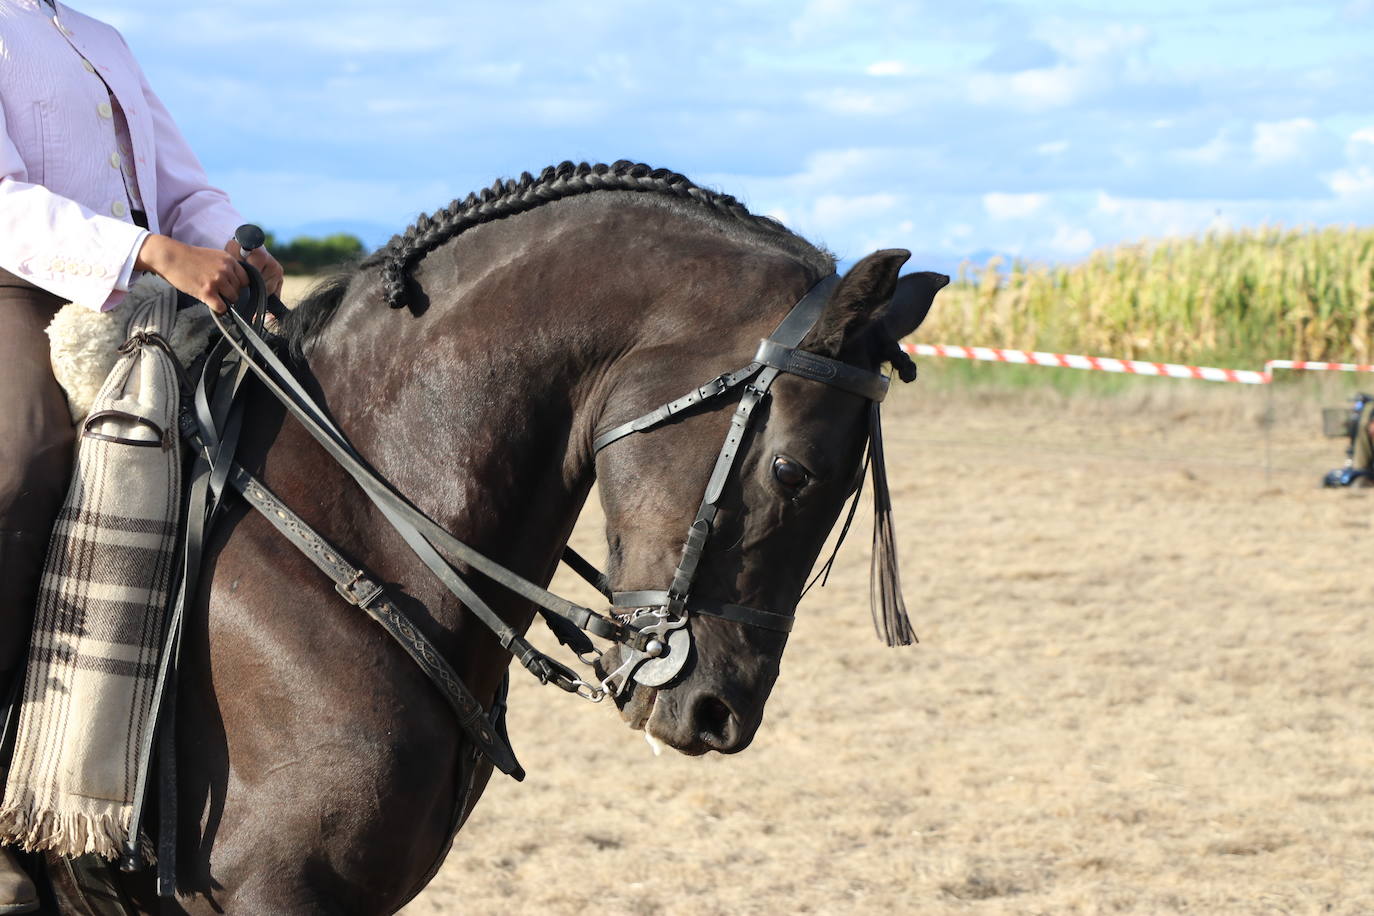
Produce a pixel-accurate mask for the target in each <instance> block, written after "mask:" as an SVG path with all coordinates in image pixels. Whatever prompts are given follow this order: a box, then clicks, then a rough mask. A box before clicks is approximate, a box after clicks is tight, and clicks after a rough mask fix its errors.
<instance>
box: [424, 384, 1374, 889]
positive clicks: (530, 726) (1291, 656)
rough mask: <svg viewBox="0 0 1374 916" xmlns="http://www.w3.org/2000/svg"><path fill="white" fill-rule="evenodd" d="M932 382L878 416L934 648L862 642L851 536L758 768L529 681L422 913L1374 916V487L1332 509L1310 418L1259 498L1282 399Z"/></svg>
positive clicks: (1289, 429) (1285, 428) (1334, 450)
mask: <svg viewBox="0 0 1374 916" xmlns="http://www.w3.org/2000/svg"><path fill="white" fill-rule="evenodd" d="M923 371H926V372H927V374H931V375H934V376H935V378H934V380H933V382H931V381H927V382H925V383H924V384H922V385H917V386H912V388H909V389H906V390H903V391H900V392H897V393H896V395H895V396H894V397H893V398H892V399H891V400H890V402H889V406H888V409H887V410H886V414H887V430H888V441H889V444H888V455H889V461H890V463H891V464H892V466H893V481H892V483H893V492H894V499H895V501H896V504H897V519H898V524H899V533H900V538H901V547H902V555H903V557H904V568H905V571H906V592H907V596H908V600H909V602H910V605H911V608H912V612H913V614H912V615H913V618H914V619H915V621H916V627H917V631H918V633H919V634H920V636H921V640H922V642H921V644H920V645H919V646H915V647H912V648H908V649H902V650H892V649H887V648H884V647H882V646H881V645H879V644H878V643H877V642H876V640H875V639H874V636H873V633H872V632H871V629H870V624H869V620H868V607H867V578H868V567H867V557H868V551H867V540H866V536H865V533H863V532H859V533H858V534H857V535H856V536H855V537H854V538H853V540H852V541H851V543H850V544H849V545H847V546H846V548H845V551H844V553H843V554H842V556H841V560H840V562H839V564H838V565H837V571H838V574H837V575H836V576H834V577H833V578H832V581H831V584H830V586H829V587H828V588H826V589H825V590H823V591H817V592H815V593H813V594H812V596H810V597H808V599H807V600H806V602H805V603H804V604H803V606H802V608H801V611H800V613H799V617H800V621H799V624H798V628H797V631H796V633H795V634H794V637H793V640H792V642H791V645H790V646H789V647H788V651H787V655H786V658H785V661H784V665H783V674H782V678H781V680H780V681H779V683H778V686H777V688H776V690H775V691H774V694H773V698H772V700H771V702H770V705H769V709H768V714H767V719H766V721H765V723H764V726H763V728H762V730H761V732H760V734H759V737H758V739H757V740H756V741H755V743H754V745H753V746H752V747H751V748H749V749H748V750H747V751H745V752H744V753H743V754H741V755H739V756H735V757H730V758H720V757H706V758H698V759H687V758H683V757H680V756H677V755H675V754H671V753H670V754H665V755H664V756H663V757H661V758H657V759H656V758H654V757H653V756H652V754H651V753H650V749H649V748H648V746H647V745H646V744H645V742H644V740H643V739H642V738H641V736H640V735H639V734H637V733H632V732H630V731H629V730H627V729H626V728H625V727H624V726H622V725H621V724H620V722H619V720H618V718H617V716H616V714H615V711H614V709H613V708H612V707H611V706H610V704H609V703H608V704H605V705H602V706H590V705H587V704H585V703H582V702H580V701H578V700H576V699H573V698H571V697H569V696H566V695H564V694H562V693H560V692H558V691H556V690H554V689H553V688H541V687H539V686H538V685H536V684H534V683H532V681H531V679H529V678H527V677H517V678H516V680H515V687H514V690H513V696H512V703H511V706H512V713H511V732H512V736H513V740H514V742H515V746H516V749H517V751H518V752H519V753H520V755H521V758H522V760H523V762H524V764H525V766H526V767H527V768H528V770H529V778H528V779H527V781H526V782H525V783H524V784H523V785H519V784H516V783H514V782H511V781H509V780H504V779H502V778H501V777H500V776H499V775H498V776H497V777H496V778H495V779H494V780H493V783H492V786H491V788H490V789H489V790H488V791H487V794H486V796H485V798H483V800H482V802H481V804H480V805H479V807H478V809H477V812H476V813H475V814H474V816H473V818H472V821H471V823H470V824H469V825H468V827H467V829H466V830H465V831H464V832H463V833H462V834H461V835H460V837H459V839H458V843H457V845H456V846H455V848H454V851H453V853H452V854H451V855H450V857H449V859H448V861H447V863H446V864H445V866H444V868H443V870H442V872H441V873H440V875H439V876H438V877H437V878H436V880H435V881H434V882H433V884H432V885H431V886H430V887H429V889H428V890H427V891H426V892H425V893H424V894H423V895H422V896H421V897H420V898H419V899H418V900H417V901H416V902H414V903H413V904H412V905H411V906H410V907H408V908H407V909H406V910H405V911H404V912H405V913H406V914H408V916H421V914H438V913H476V914H485V913H490V914H497V913H501V914H505V913H539V914H563V913H569V914H571V913H605V914H651V913H692V914H697V913H729V914H734V913H789V914H790V913H892V912H896V913H962V912H978V913H1054V914H1058V913H1099V912H1111V913H1123V912H1124V913H1172V912H1189V913H1205V914H1222V913H1342V914H1354V913H1374V775H1371V764H1374V731H1372V730H1371V726H1374V686H1371V678H1374V625H1371V622H1370V616H1371V604H1370V601H1369V596H1370V591H1371V590H1370V585H1369V582H1370V577H1371V569H1370V567H1369V564H1368V562H1367V557H1368V556H1369V552H1368V541H1367V539H1368V538H1369V536H1370V524H1371V521H1374V491H1354V490H1345V491H1321V490H1319V489H1317V488H1316V486H1315V484H1316V483H1317V480H1318V479H1319V476H1320V474H1321V473H1322V472H1323V471H1325V470H1326V469H1327V468H1329V467H1332V466H1334V465H1335V464H1337V463H1338V458H1339V452H1340V446H1339V445H1338V444H1337V443H1336V442H1334V441H1332V440H1324V439H1322V438H1320V436H1319V434H1318V430H1319V423H1318V417H1317V415H1316V413H1315V407H1314V404H1315V403H1316V402H1314V401H1312V397H1311V395H1310V394H1307V395H1303V394H1300V393H1299V392H1294V391H1289V392H1280V395H1279V397H1278V422H1277V424H1276V431H1275V437H1274V453H1273V454H1274V458H1273V463H1274V465H1275V467H1276V471H1275V473H1273V474H1272V476H1271V477H1270V478H1269V479H1267V480H1266V476H1265V473H1264V470H1263V454H1264V452H1263V444H1262V442H1263V440H1262V438H1261V427H1260V425H1259V423H1258V418H1259V416H1260V414H1261V411H1262V409H1263V407H1264V403H1265V395H1264V393H1263V392H1262V390H1261V389H1256V388H1248V387H1241V386H1214V387H1210V388H1209V387H1205V386H1202V385H1201V384H1200V383H1196V384H1195V383H1177V382H1169V381H1152V382H1149V383H1146V382H1142V383H1140V385H1137V386H1135V387H1134V388H1133V389H1132V390H1131V391H1130V392H1128V393H1127V394H1124V395H1118V396H1115V397H1110V398H1105V397H1100V396H1098V397H1082V396H1080V397H1076V398H1066V397H1064V396H1062V395H1057V394H1054V393H1053V392H1050V391H1047V390H1024V391H1020V392H1012V393H1010V394H1003V395H993V394H992V393H990V392H987V391H982V392H979V391H977V390H974V391H963V392H959V391H953V390H948V391H941V390H940V388H941V386H940V384H939V377H938V374H939V367H938V365H928V366H925V367H923ZM1045 371H1047V372H1050V371H1056V370H1045ZM1355 385H1356V382H1355V381H1353V380H1352V381H1350V382H1349V383H1348V384H1347V385H1346V388H1349V389H1353V387H1354V386H1355ZM1337 390H1344V389H1341V388H1340V386H1338V387H1337ZM1328 400H1329V398H1328ZM1331 403H1336V402H1335V401H1331ZM863 514H864V513H863V512H861V513H860V517H863ZM600 524H601V520H600V516H599V512H597V511H595V510H594V509H589V510H588V512H587V514H586V517H585V518H584V519H583V522H582V525H581V527H580V529H579V531H578V533H577V536H576V538H575V541H574V543H575V544H576V546H578V547H579V548H580V549H582V550H584V551H586V552H588V553H590V554H591V555H593V556H597V557H599V556H603V555H604V546H603V545H604V542H603V540H602V538H601V534H600V529H599V526H600ZM559 584H560V586H561V587H562V588H565V589H566V590H568V591H569V592H573V591H577V589H578V587H577V585H576V583H574V582H573V580H572V579H570V578H569V579H566V580H562V581H560V583H559ZM579 594H581V595H582V596H583V600H587V601H590V600H591V596H590V595H588V594H587V592H586V591H585V590H583V591H581V592H579Z"/></svg>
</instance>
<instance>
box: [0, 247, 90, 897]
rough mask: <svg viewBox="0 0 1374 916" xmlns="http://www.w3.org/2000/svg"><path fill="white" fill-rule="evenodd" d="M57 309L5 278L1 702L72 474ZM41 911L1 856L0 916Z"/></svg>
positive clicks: (1, 289) (20, 656)
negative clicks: (53, 329) (50, 330)
mask: <svg viewBox="0 0 1374 916" xmlns="http://www.w3.org/2000/svg"><path fill="white" fill-rule="evenodd" d="M60 305H61V301H60V300H59V299H58V298H57V297H56V296H53V295H50V294H49V293H45V292H43V291H41V290H39V289H37V288H35V287H33V286H30V285H28V284H27V283H24V282H23V281H21V280H18V279H17V278H15V277H13V276H12V275H10V274H7V273H5V272H4V271H0V703H3V702H4V700H6V699H8V697H9V693H10V689H11V685H12V683H13V680H14V678H15V677H17V676H18V674H19V671H20V669H21V667H22V665H23V661H24V654H25V651H26V650H27V648H28V633H29V627H30V625H31V623H32V620H33V608H34V604H35V602H36V599H37V595H38V580H39V576H40V574H41V573H42V568H43V557H44V554H45V552H46V549H47V545H48V537H49V535H50V534H51V532H52V525H53V521H54V519H55V518H56V516H57V511H58V509H60V508H61V507H62V498H63V496H64V495H65V493H66V488H67V480H68V477H69V476H70V475H71V464H72V455H73V442H74V431H73V429H72V424H71V415H70V414H69V413H68V411H67V402H66V399H65V397H64V396H63V394H62V389H61V388H59V387H58V385H57V381H56V380H55V379H54V378H53V374H52V367H51V364H50V361H49V360H50V358H49V353H48V338H47V335H46V334H45V333H44V328H46V327H47V325H48V323H49V322H50V321H51V320H52V317H53V314H54V313H55V312H56V311H57V309H58V307H59V306H60ZM0 791H3V783H0ZM36 906H37V898H36V897H35V896H34V892H33V884H32V883H31V882H30V881H29V880H28V878H27V877H26V876H25V875H24V873H23V872H22V871H20V869H19V867H18V865H17V864H16V863H15V861H14V858H13V856H11V855H10V854H9V852H8V851H6V850H4V849H0V914H12V913H23V912H28V910H29V908H32V907H36Z"/></svg>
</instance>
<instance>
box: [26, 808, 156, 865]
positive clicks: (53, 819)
mask: <svg viewBox="0 0 1374 916" xmlns="http://www.w3.org/2000/svg"><path fill="white" fill-rule="evenodd" d="M18 794H19V795H20V797H19V798H15V799H8V798H7V799H6V804H5V806H4V807H3V808H0V846H18V847H19V848H20V849H22V850H24V851H25V852H53V853H56V854H57V855H59V856H68V857H76V856H84V855H91V854H94V855H98V856H100V857H102V858H104V859H108V860H110V861H115V860H116V859H119V858H120V857H121V856H122V855H123V852H124V849H123V846H124V840H125V838H126V837H127V836H128V835H129V825H130V821H131V820H132V818H133V806H132V805H120V806H119V809H118V811H106V812H103V813H99V814H91V813H88V812H84V811H63V812H59V811H54V810H52V809H51V808H46V807H43V808H40V807H39V805H38V803H37V801H36V799H35V798H34V793H33V792H32V791H20V792H19V793H18ZM99 801H100V802H101V803H102V804H105V803H106V802H105V800H104V799H99ZM139 840H140V842H139V845H140V846H141V847H142V848H143V853H144V855H145V856H147V857H148V858H149V859H150V860H151V859H152V858H153V852H154V846H153V843H152V840H151V839H150V838H149V837H148V836H146V835H143V836H140V838H139Z"/></svg>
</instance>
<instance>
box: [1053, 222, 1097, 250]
mask: <svg viewBox="0 0 1374 916" xmlns="http://www.w3.org/2000/svg"><path fill="white" fill-rule="evenodd" d="M1096 245H1097V240H1096V239H1095V238H1094V237H1093V234H1092V233H1091V232H1089V231H1088V230H1087V229H1084V228H1083V227H1082V226H1067V225H1063V224H1061V225H1060V226H1059V227H1058V228H1056V229H1055V230H1054V237H1053V238H1051V239H1050V240H1049V242H1048V244H1047V247H1048V248H1049V250H1050V251H1051V252H1053V253H1054V254H1056V255H1058V256H1059V257H1066V258H1073V257H1079V256H1081V255H1085V254H1087V253H1088V252H1090V251H1092V250H1093V248H1094V247H1096Z"/></svg>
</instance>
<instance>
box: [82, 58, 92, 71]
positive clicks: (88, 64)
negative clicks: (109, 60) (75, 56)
mask: <svg viewBox="0 0 1374 916" xmlns="http://www.w3.org/2000/svg"><path fill="white" fill-rule="evenodd" d="M81 66H83V67H85V68H86V72H87V73H94V72H95V67H94V66H93V65H92V64H91V62H90V61H88V60H86V58H84V57H83V58H81Z"/></svg>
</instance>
